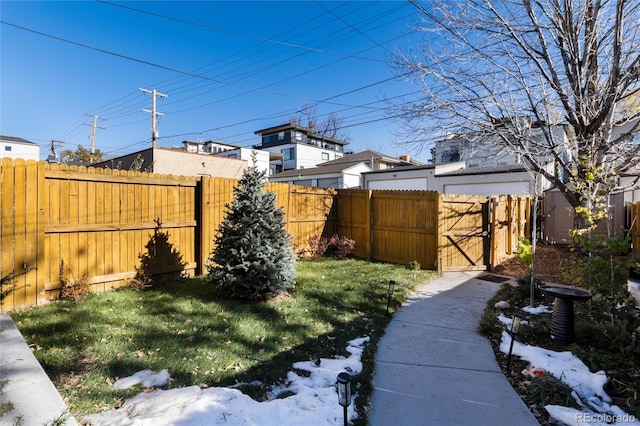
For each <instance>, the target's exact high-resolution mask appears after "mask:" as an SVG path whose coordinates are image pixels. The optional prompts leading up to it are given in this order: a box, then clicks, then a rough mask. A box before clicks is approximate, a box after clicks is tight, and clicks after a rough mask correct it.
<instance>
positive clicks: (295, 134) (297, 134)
mask: <svg viewBox="0 0 640 426" xmlns="http://www.w3.org/2000/svg"><path fill="white" fill-rule="evenodd" d="M293 138H294V139H295V140H297V141H302V132H293Z"/></svg>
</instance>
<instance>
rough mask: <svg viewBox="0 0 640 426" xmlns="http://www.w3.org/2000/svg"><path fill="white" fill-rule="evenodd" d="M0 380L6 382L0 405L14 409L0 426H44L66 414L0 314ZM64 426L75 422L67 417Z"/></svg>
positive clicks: (13, 328)
mask: <svg viewBox="0 0 640 426" xmlns="http://www.w3.org/2000/svg"><path fill="white" fill-rule="evenodd" d="M0 381H6V384H5V385H4V388H3V389H2V398H1V399H2V403H3V404H5V403H11V404H13V410H11V411H9V412H8V413H6V414H5V415H4V416H2V418H0V425H14V424H21V425H24V426H44V425H48V424H51V422H52V421H54V420H56V419H60V418H62V416H63V415H64V414H65V413H68V410H67V406H66V404H65V403H64V401H63V400H62V398H61V397H60V394H59V393H58V390H57V389H56V388H55V386H54V385H53V383H51V380H49V377H48V376H47V374H46V373H45V372H44V370H43V369H42V367H41V366H40V364H39V363H38V361H37V360H36V357H35V356H34V355H33V353H32V352H31V349H29V346H27V344H26V343H25V341H24V339H23V338H22V334H20V331H18V329H17V328H16V326H15V324H14V323H13V320H12V319H11V317H10V316H9V315H0ZM64 424H65V425H67V426H71V425H77V424H78V423H77V422H76V420H75V419H74V418H73V417H71V416H69V417H68V418H67V421H66V422H65V423H64Z"/></svg>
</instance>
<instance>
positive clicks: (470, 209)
mask: <svg viewBox="0 0 640 426" xmlns="http://www.w3.org/2000/svg"><path fill="white" fill-rule="evenodd" d="M490 223H491V222H490V221H489V197H486V196H479V195H456V194H442V205H441V208H440V220H439V226H440V227H441V232H440V235H441V239H440V247H439V256H438V258H439V259H440V265H439V269H440V270H441V271H460V270H486V269H489V268H488V265H489V263H490V248H491V245H490V235H489V224H490Z"/></svg>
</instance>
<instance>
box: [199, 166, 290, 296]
mask: <svg viewBox="0 0 640 426" xmlns="http://www.w3.org/2000/svg"><path fill="white" fill-rule="evenodd" d="M265 185H266V179H265V172H264V171H259V170H258V169H257V168H256V167H255V166H254V167H250V168H248V169H247V170H246V171H245V173H244V174H243V176H242V178H241V179H240V181H239V182H238V186H237V187H236V188H234V190H233V193H234V198H233V201H232V202H231V204H230V205H229V204H227V205H226V212H225V218H224V220H223V221H222V223H221V224H220V226H219V228H218V233H217V235H216V238H215V248H214V249H213V252H212V254H211V257H210V258H209V260H211V261H212V262H213V265H212V266H209V267H208V269H209V275H208V277H207V279H208V281H211V282H213V284H214V285H215V287H216V288H217V289H219V290H221V291H224V292H228V293H229V294H230V295H231V296H232V297H237V298H241V299H252V300H259V299H269V298H271V297H275V296H277V295H279V294H282V293H287V292H288V291H289V290H291V289H292V288H293V287H294V285H295V281H294V279H295V266H296V259H295V256H294V254H293V251H292V248H291V236H290V235H289V233H287V231H286V230H285V228H284V225H285V223H284V211H283V210H282V209H280V208H276V205H275V194H274V193H273V192H272V191H268V192H265V191H263V188H264V186H265Z"/></svg>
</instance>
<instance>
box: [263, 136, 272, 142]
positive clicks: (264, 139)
mask: <svg viewBox="0 0 640 426" xmlns="http://www.w3.org/2000/svg"><path fill="white" fill-rule="evenodd" d="M270 140H271V135H267V136H263V137H262V143H269V141H270Z"/></svg>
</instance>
